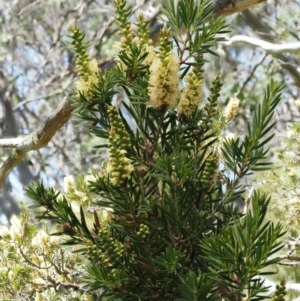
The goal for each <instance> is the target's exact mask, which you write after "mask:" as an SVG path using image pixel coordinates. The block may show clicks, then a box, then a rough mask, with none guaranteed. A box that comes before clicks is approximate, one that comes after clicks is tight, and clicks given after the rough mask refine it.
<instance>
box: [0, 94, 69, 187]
mask: <svg viewBox="0 0 300 301" xmlns="http://www.w3.org/2000/svg"><path fill="white" fill-rule="evenodd" d="M73 110H74V108H73V107H72V105H71V102H70V99H69V98H68V97H67V96H66V97H65V98H64V99H63V100H62V103H61V104H60V106H59V107H58V108H57V109H56V110H55V111H54V112H53V113H52V114H51V116H50V117H49V118H48V119H47V120H46V122H45V123H44V124H43V126H42V127H41V128H39V129H37V130H35V131H34V132H33V133H31V134H28V135H26V136H23V137H17V138H9V139H0V146H2V147H10V148H13V150H12V151H11V154H10V155H9V157H8V158H7V159H6V160H5V162H3V163H2V166H1V167H0V188H2V186H3V184H4V182H5V179H6V177H7V175H8V173H9V172H10V171H11V170H12V169H13V168H14V167H15V166H16V165H18V164H19V163H20V162H21V161H22V159H23V158H24V157H25V155H26V153H27V152H29V151H31V150H38V149H40V148H42V147H44V146H46V145H47V144H48V143H49V141H50V140H51V139H52V137H53V136H54V135H55V133H56V132H57V131H58V130H59V129H60V128H61V127H62V126H63V125H64V124H65V123H66V122H67V121H68V120H69V119H70V117H71V114H72V112H73Z"/></svg>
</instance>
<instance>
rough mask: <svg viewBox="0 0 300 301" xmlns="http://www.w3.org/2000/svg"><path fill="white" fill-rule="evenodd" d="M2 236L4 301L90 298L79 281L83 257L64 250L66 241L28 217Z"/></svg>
mask: <svg viewBox="0 0 300 301" xmlns="http://www.w3.org/2000/svg"><path fill="white" fill-rule="evenodd" d="M0 235H1V237H2V239H1V240H0V254H1V256H0V266H1V270H0V297H1V300H16V301H17V300H24V301H26V300H34V298H35V300H40V301H43V300H53V301H54V300H70V301H71V300H72V301H75V300H78V301H79V300H82V297H83V296H84V295H86V296H88V295H89V294H85V293H84V290H83V289H81V286H82V284H81V281H80V278H78V276H79V275H80V274H81V273H82V271H83V268H84V265H83V264H82V263H83V262H82V261H83V257H82V256H81V255H79V254H74V253H73V252H72V249H71V248H70V247H66V246H62V245H61V244H62V242H63V237H59V236H50V235H49V231H48V229H47V228H46V227H45V226H44V227H43V228H38V227H37V226H36V225H35V224H34V223H33V222H32V221H31V220H30V219H29V216H28V215H23V216H22V217H21V218H20V219H18V218H17V217H13V218H12V219H11V226H10V228H7V227H6V226H1V228H0ZM66 292H68V293H66ZM58 298H60V299H58Z"/></svg>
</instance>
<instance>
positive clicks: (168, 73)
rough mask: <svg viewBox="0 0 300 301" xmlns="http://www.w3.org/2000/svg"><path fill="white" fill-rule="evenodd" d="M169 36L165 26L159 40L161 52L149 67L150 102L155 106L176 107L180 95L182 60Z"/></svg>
mask: <svg viewBox="0 0 300 301" xmlns="http://www.w3.org/2000/svg"><path fill="white" fill-rule="evenodd" d="M168 37H169V30H168V29H167V28H166V27H164V28H163V29H162V30H161V37H160V42H159V50H160V53H159V54H158V55H156V56H155V57H154V59H153V63H152V64H151V66H150V69H149V70H150V78H149V87H148V95H149V104H150V105H151V106H153V107H154V108H165V109H172V108H175V107H176V105H177V103H178V101H179V97H180V90H179V83H180V74H179V70H180V69H179V68H180V64H179V63H180V62H179V58H178V56H177V55H175V54H174V53H173V51H172V42H170V41H169V39H168Z"/></svg>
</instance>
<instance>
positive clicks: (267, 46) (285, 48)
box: [223, 35, 300, 54]
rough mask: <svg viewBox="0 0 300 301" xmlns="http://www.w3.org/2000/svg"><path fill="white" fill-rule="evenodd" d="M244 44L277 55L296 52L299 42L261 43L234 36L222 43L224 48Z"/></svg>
mask: <svg viewBox="0 0 300 301" xmlns="http://www.w3.org/2000/svg"><path fill="white" fill-rule="evenodd" d="M239 43H246V44H249V45H251V46H256V47H260V48H262V49H263V50H265V51H266V52H268V53H272V54H278V53H282V52H298V51H299V50H300V42H296V43H289V44H273V43H270V42H267V41H263V40H260V39H256V38H251V37H246V36H242V35H236V36H233V37H232V38H230V40H229V41H226V42H224V43H223V44H224V45H226V46H231V45H234V44H239Z"/></svg>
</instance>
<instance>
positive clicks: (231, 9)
mask: <svg viewBox="0 0 300 301" xmlns="http://www.w3.org/2000/svg"><path fill="white" fill-rule="evenodd" d="M265 1H266V0H214V12H215V14H216V15H217V17H220V16H227V15H231V14H234V13H237V12H240V11H243V10H245V9H247V8H249V7H251V6H253V5H255V4H258V3H262V2H265Z"/></svg>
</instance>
